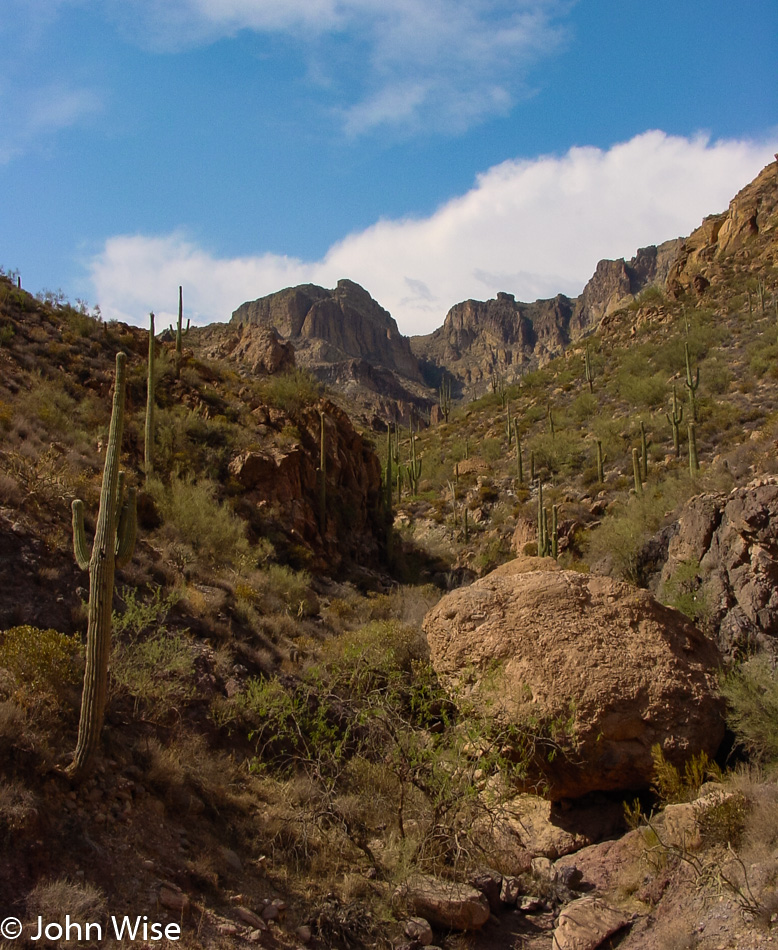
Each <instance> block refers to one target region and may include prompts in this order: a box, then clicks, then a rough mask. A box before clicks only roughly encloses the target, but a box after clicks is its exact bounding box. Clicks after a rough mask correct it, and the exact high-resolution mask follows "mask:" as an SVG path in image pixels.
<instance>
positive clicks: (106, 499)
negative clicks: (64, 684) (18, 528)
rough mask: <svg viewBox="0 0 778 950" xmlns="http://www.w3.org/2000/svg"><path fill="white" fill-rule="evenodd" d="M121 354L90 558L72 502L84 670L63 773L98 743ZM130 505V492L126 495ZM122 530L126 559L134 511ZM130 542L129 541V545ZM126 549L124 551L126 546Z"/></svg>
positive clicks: (77, 771) (83, 765)
mask: <svg viewBox="0 0 778 950" xmlns="http://www.w3.org/2000/svg"><path fill="white" fill-rule="evenodd" d="M126 361H127V357H126V356H125V354H124V353H119V354H118V355H117V357H116V386H115V389H114V395H113V409H112V412H111V427H110V431H109V435H108V447H107V449H106V455H105V468H104V470H103V485H102V490H101V492H100V509H99V512H98V516H97V526H96V528H95V538H94V544H93V546H92V553H91V557H90V558H89V560H88V562H87V560H86V554H87V546H86V539H85V536H84V505H83V502H82V501H80V499H76V500H75V501H74V502H73V506H72V507H73V539H74V550H75V554H76V559H77V561H78V564H79V567H81V568H82V569H86V567H87V566H88V568H89V608H88V626H87V639H86V670H85V672H84V690H83V695H82V699H81V716H80V720H79V725H78V742H77V745H76V751H75V754H74V757H73V762H72V764H71V765H70V767H69V769H68V772H69V774H70V775H71V776H72V777H73V778H75V779H80V778H82V777H83V776H84V775H85V774H86V773H87V772H88V770H89V768H90V765H91V762H92V759H93V757H94V754H95V752H96V751H97V749H98V747H99V744H100V733H101V732H102V728H103V719H104V716H105V702H106V693H107V687H108V658H109V655H110V650H111V609H112V606H113V584H114V573H115V569H116V547H117V542H116V527H117V519H118V518H119V517H120V513H119V505H118V504H117V500H118V501H121V499H117V495H118V491H117V489H118V487H119V483H120V478H119V454H120V451H121V442H122V430H123V427H124V388H125V387H124V381H125V364H126ZM132 502H133V503H134V496H132ZM121 520H122V522H123V531H122V535H121V537H120V547H121V549H122V552H123V553H124V554H125V555H126V560H129V557H131V556H132V547H134V534H135V524H134V512H133V511H131V512H130V513H129V515H128V516H126V517H125V516H124V514H122V516H121ZM130 541H131V542H132V543H130ZM128 549H129V550H128Z"/></svg>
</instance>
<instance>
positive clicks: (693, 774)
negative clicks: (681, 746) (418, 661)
mask: <svg viewBox="0 0 778 950" xmlns="http://www.w3.org/2000/svg"><path fill="white" fill-rule="evenodd" d="M651 758H652V760H653V763H654V776H653V780H652V788H653V790H654V791H655V792H656V795H657V798H658V799H659V802H660V803H661V804H662V805H668V804H673V803H675V802H691V801H694V799H695V798H697V796H698V794H699V791H700V787H701V786H702V784H703V782H705V781H707V780H708V779H711V778H712V779H720V778H721V770H720V769H719V768H718V766H717V765H716V764H715V762H711V761H710V759H709V758H708V756H707V755H706V753H705V752H700V754H699V755H693V756H692V757H691V758H690V759H688V760H687V761H686V762H685V763H684V768H683V772H681V771H680V770H679V769H678V768H677V767H676V766H675V765H673V764H672V762H669V761H668V760H667V759H666V758H665V754H664V752H663V751H662V747H661V746H660V745H659V743H656V745H654V746H652V747H651Z"/></svg>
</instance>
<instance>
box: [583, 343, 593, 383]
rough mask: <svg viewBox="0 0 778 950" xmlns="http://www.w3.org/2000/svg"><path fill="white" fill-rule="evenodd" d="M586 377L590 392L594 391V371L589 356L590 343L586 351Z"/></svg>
mask: <svg viewBox="0 0 778 950" xmlns="http://www.w3.org/2000/svg"><path fill="white" fill-rule="evenodd" d="M584 377H585V379H586V382H587V383H588V384H589V392H590V393H593V392H594V373H593V372H592V361H591V358H590V357H589V344H588V343H587V345H586V350H585V352H584Z"/></svg>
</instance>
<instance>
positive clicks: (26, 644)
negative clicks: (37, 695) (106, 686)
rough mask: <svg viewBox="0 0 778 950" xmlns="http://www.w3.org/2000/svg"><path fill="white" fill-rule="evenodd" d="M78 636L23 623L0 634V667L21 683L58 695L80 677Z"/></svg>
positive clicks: (33, 688)
mask: <svg viewBox="0 0 778 950" xmlns="http://www.w3.org/2000/svg"><path fill="white" fill-rule="evenodd" d="M80 656H81V644H80V642H79V640H78V637H75V636H68V635H67V634H65V633H60V632H59V630H51V629H50V630H40V629H39V628H37V627H32V626H30V625H29V624H25V625H23V626H20V627H11V628H10V630H4V631H2V633H0V667H4V668H5V669H7V670H8V671H9V672H10V673H11V675H12V676H13V677H14V679H15V680H16V682H17V684H19V685H20V686H26V687H30V688H32V690H33V691H36V692H42V693H46V694H53V695H54V696H58V695H59V694H61V693H62V691H63V689H65V688H66V687H68V686H72V685H75V684H77V683H78V682H79V679H80V676H81V666H80Z"/></svg>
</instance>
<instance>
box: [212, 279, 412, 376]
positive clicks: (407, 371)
mask: <svg viewBox="0 0 778 950" xmlns="http://www.w3.org/2000/svg"><path fill="white" fill-rule="evenodd" d="M230 322H231V323H232V324H233V325H236V324H237V325H238V326H241V325H247V324H256V325H259V326H266V327H268V326H269V327H274V328H275V329H276V330H277V331H278V333H279V334H280V335H281V337H282V338H283V339H285V340H289V341H291V342H292V344H293V345H294V347H295V350H296V351H298V352H299V353H301V354H305V356H306V359H307V360H309V361H310V360H313V361H316V362H327V363H332V362H337V361H339V360H348V359H349V358H354V357H356V358H358V359H364V360H366V361H367V362H368V363H370V364H371V365H374V366H383V367H385V368H387V369H391V370H394V371H395V372H397V373H400V374H401V375H402V376H405V377H406V378H408V379H412V380H415V381H416V382H418V383H420V382H422V379H421V374H420V372H419V367H418V364H417V363H416V360H415V359H414V358H413V354H412V353H411V348H410V345H409V343H408V339H407V338H406V337H404V336H403V335H402V334H401V333H400V331H399V330H398V329H397V324H396V323H395V321H394V319H393V318H392V317H391V315H390V314H389V313H388V312H387V311H386V310H384V308H383V307H381V306H380V305H379V304H378V303H377V302H376V301H375V300H373V298H372V297H371V296H370V294H369V293H368V292H367V291H366V290H365V289H364V288H362V287H360V286H359V284H355V283H354V282H353V281H351V280H339V281H338V285H337V287H336V288H335V289H334V290H325V289H324V288H323V287H317V286H315V285H314V284H304V285H302V286H300V287H291V288H288V289H287V290H281V291H279V292H278V293H276V294H270V295H269V296H267V297H260V298H259V300H253V301H251V302H249V303H244V304H242V305H241V306H240V307H238V309H237V310H236V311H235V312H234V313H233V315H232V319H231V321H230Z"/></svg>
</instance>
